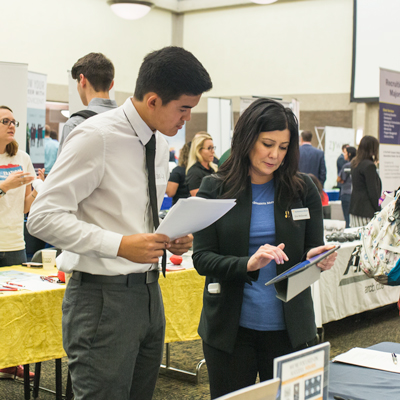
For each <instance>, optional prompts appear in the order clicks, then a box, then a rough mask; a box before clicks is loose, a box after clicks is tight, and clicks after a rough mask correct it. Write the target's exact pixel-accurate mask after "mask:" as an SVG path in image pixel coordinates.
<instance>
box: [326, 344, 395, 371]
mask: <svg viewBox="0 0 400 400" xmlns="http://www.w3.org/2000/svg"><path fill="white" fill-rule="evenodd" d="M397 358H398V360H399V363H397V364H395V363H394V362H393V359H392V354H391V353H386V352H384V351H377V350H371V349H362V348H360V347H354V348H353V349H351V350H349V351H348V352H346V353H343V354H340V355H338V356H336V357H335V358H334V359H333V360H332V361H333V362H341V363H345V364H352V365H359V366H360V367H366V368H372V369H379V370H381V371H389V372H397V373H398V374H399V373H400V357H399V356H397Z"/></svg>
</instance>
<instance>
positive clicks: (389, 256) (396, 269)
mask: <svg viewBox="0 0 400 400" xmlns="http://www.w3.org/2000/svg"><path fill="white" fill-rule="evenodd" d="M361 241H362V246H361V251H360V264H359V266H360V268H361V269H362V270H363V271H364V273H365V274H366V275H368V276H369V277H370V278H374V279H375V280H376V281H377V282H379V283H381V284H383V285H390V286H396V285H400V190H397V193H396V195H395V198H394V200H392V201H391V202H390V203H389V204H388V205H387V206H385V207H384V208H383V209H382V210H381V211H380V212H378V213H376V214H375V216H374V217H373V218H372V219H371V221H370V222H369V223H368V224H367V225H366V226H365V227H363V228H362V231H361Z"/></svg>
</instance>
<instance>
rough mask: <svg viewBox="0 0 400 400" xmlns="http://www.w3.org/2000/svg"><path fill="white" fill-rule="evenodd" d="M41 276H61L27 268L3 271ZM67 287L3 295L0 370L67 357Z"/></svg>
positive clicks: (0, 321) (1, 303)
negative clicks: (64, 301)
mask: <svg viewBox="0 0 400 400" xmlns="http://www.w3.org/2000/svg"><path fill="white" fill-rule="evenodd" d="M7 270H17V271H22V272H32V273H35V274H39V275H51V274H57V270H56V269H54V272H53V273H52V272H51V271H45V270H43V269H36V270H35V269H29V268H25V267H19V266H15V267H7V268H1V271H7ZM64 292H65V285H63V286H60V287H59V288H57V289H54V290H43V291H39V292H33V291H18V292H0V293H1V294H0V368H4V367H12V366H14V365H19V364H29V363H34V362H40V361H46V360H52V359H55V358H61V357H64V356H65V355H66V354H65V352H64V349H63V347H62V337H61V303H62V299H63V297H64Z"/></svg>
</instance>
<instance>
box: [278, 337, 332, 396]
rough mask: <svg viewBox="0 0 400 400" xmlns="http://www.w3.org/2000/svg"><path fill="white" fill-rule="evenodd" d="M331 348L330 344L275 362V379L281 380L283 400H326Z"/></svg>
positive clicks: (287, 356) (302, 351)
mask: <svg viewBox="0 0 400 400" xmlns="http://www.w3.org/2000/svg"><path fill="white" fill-rule="evenodd" d="M321 346H322V347H321ZM329 348H330V345H329V343H323V344H322V345H319V346H314V347H312V348H310V349H305V350H301V351H299V352H296V353H292V354H288V355H286V356H283V357H279V358H277V359H275V365H274V370H275V377H279V378H280V379H281V387H280V397H279V399H280V400H325V399H326V398H327V386H328V378H327V377H328V365H329Z"/></svg>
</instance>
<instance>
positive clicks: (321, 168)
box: [319, 154, 326, 187]
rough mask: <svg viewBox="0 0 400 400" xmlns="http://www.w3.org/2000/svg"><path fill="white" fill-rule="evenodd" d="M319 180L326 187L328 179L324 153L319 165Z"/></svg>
mask: <svg viewBox="0 0 400 400" xmlns="http://www.w3.org/2000/svg"><path fill="white" fill-rule="evenodd" d="M319 180H320V182H321V183H322V187H324V183H325V181H326V164H325V156H324V155H323V154H322V157H321V160H320V166H319Z"/></svg>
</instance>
